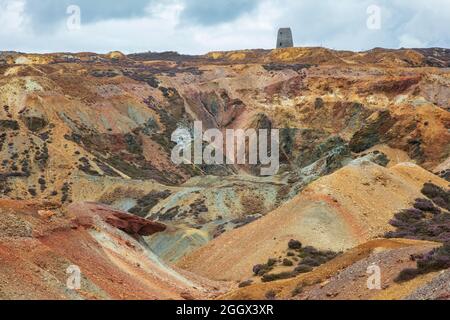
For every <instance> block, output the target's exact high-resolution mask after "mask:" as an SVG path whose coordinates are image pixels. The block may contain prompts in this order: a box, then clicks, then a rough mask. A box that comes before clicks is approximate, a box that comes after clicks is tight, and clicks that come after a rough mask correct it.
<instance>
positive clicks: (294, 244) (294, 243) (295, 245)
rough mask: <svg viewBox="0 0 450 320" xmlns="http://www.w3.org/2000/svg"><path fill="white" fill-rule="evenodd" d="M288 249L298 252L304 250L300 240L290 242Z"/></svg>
mask: <svg viewBox="0 0 450 320" xmlns="http://www.w3.org/2000/svg"><path fill="white" fill-rule="evenodd" d="M288 248H289V249H291V250H298V249H301V248H302V243H301V242H300V241H298V240H293V239H292V240H290V241H289V243H288Z"/></svg>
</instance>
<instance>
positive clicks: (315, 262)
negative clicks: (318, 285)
mask: <svg viewBox="0 0 450 320" xmlns="http://www.w3.org/2000/svg"><path fill="white" fill-rule="evenodd" d="M319 259H320V258H312V257H306V258H305V259H303V260H302V264H304V265H307V266H311V267H318V266H320V265H321V264H322V263H321V261H320V260H319Z"/></svg>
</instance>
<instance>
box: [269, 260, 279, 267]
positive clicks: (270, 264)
mask: <svg viewBox="0 0 450 320" xmlns="http://www.w3.org/2000/svg"><path fill="white" fill-rule="evenodd" d="M276 264H277V260H276V259H269V260H268V261H267V265H268V266H269V267H273V266H274V265H276Z"/></svg>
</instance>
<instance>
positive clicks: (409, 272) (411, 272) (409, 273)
mask: <svg viewBox="0 0 450 320" xmlns="http://www.w3.org/2000/svg"><path fill="white" fill-rule="evenodd" d="M418 275H419V271H418V270H417V269H405V270H402V271H401V272H400V274H399V275H398V276H397V278H395V279H394V281H395V282H397V283H402V282H406V281H410V280H412V279H414V278H415V277H417V276H418Z"/></svg>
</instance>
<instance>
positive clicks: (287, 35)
mask: <svg viewBox="0 0 450 320" xmlns="http://www.w3.org/2000/svg"><path fill="white" fill-rule="evenodd" d="M293 46H294V40H293V39H292V30H291V28H280V30H278V38H277V49H280V48H292V47H293Z"/></svg>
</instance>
